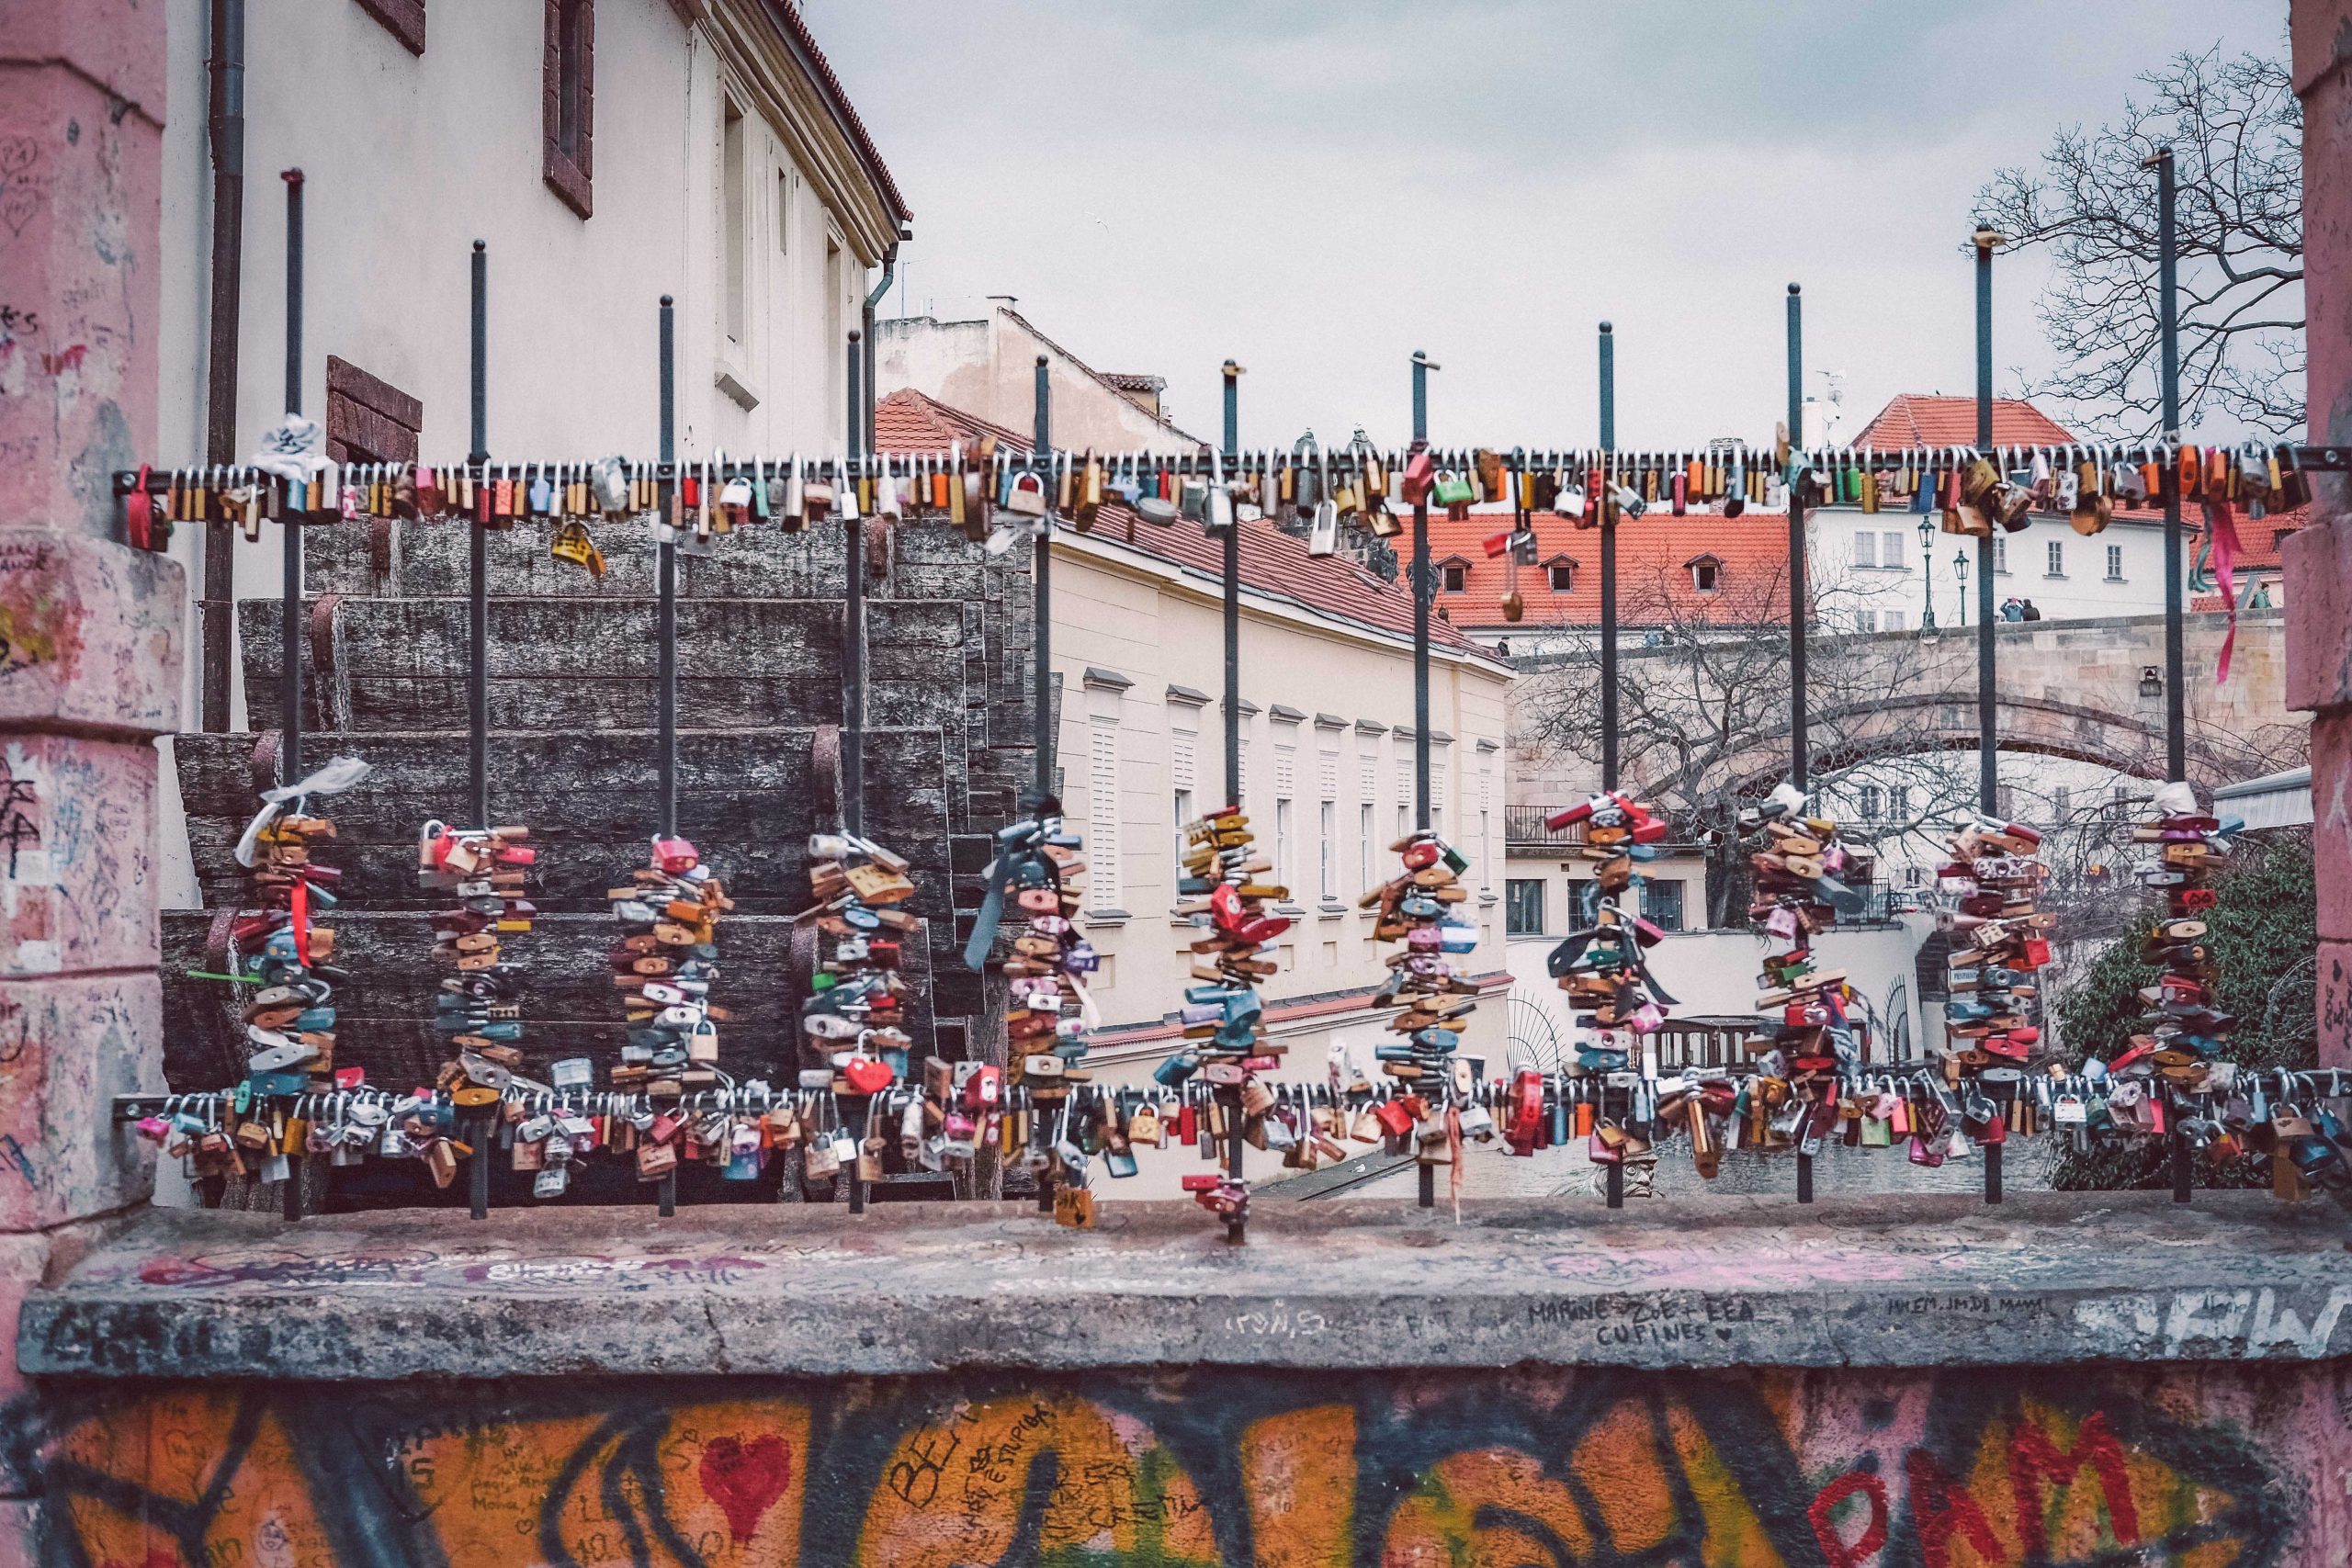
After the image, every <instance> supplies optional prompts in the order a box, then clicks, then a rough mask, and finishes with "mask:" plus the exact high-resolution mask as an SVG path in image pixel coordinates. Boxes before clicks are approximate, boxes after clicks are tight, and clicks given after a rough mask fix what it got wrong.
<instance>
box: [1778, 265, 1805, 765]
mask: <svg viewBox="0 0 2352 1568" xmlns="http://www.w3.org/2000/svg"><path fill="white" fill-rule="evenodd" d="M1803 453H1804V291H1803V290H1802V289H1801V288H1799V287H1798V286H1797V285H1796V284H1793V283H1792V284H1790V285H1789V454H1790V456H1789V471H1788V472H1787V473H1786V474H1785V475H1783V476H1782V478H1783V479H1785V480H1786V481H1787V484H1788V491H1789V782H1790V783H1791V784H1794V785H1795V786H1796V787H1797V788H1799V789H1803V788H1804V787H1805V783H1806V779H1807V776H1808V773H1809V772H1810V766H1809V762H1808V757H1809V754H1810V752H1811V750H1812V743H1811V741H1810V739H1808V738H1807V736H1806V734H1805V668H1804V664H1805V645H1804V633H1805V618H1806V617H1805V611H1806V597H1805V581H1804V578H1805V573H1804V499H1803V491H1802V488H1801V487H1800V485H1799V483H1798V479H1799V477H1800V475H1801V474H1802V472H1803V457H1802V454H1803Z"/></svg>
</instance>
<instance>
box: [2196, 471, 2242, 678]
mask: <svg viewBox="0 0 2352 1568" xmlns="http://www.w3.org/2000/svg"><path fill="white" fill-rule="evenodd" d="M2205 532H2206V536H2208V537H2209V538H2210V539H2211V541H2212V546H2213V575H2214V576H2215V577H2216V578H2218V579H2220V580H2221V584H2222V608H2223V609H2224V610H2227V611H2228V612H2229V615H2230V629H2229V630H2228V631H2227V632H2224V633H2223V634H2222V657H2221V659H2220V660H2219V661H2218V662H2216V663H2215V665H2214V666H2213V683H2214V684H2215V685H2217V686H2222V685H2227V684H2228V683H2229V680H2230V653H2231V651H2232V649H2234V648H2235V647H2236V646H2237V640H2238V589H2237V575H2236V572H2237V561H2238V550H2239V548H2240V546H2239V544H2238V524H2237V509H2236V508H2234V507H2233V506H2232V505H2231V504H2230V503H2229V502H2226V501H2208V502H2206V503H2205Z"/></svg>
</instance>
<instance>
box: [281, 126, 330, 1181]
mask: <svg viewBox="0 0 2352 1568" xmlns="http://www.w3.org/2000/svg"><path fill="white" fill-rule="evenodd" d="M280 177H281V178H282V179H284V180H285V182H286V412H288V414H299V413H300V412H302V171H301V170H300V169H288V170H286V171H285V172H284V174H283V175H281V176H280ZM327 504H328V505H330V506H333V505H334V498H333V497H329V498H328V502H327ZM281 526H282V527H283V528H284V530H285V567H286V576H285V582H284V585H283V587H282V588H281V589H280V591H279V598H278V623H277V624H278V632H279V636H280V639H281V641H280V647H279V655H278V657H279V660H280V668H279V671H278V684H277V693H278V705H279V708H280V710H281V712H282V713H283V715H284V716H283V718H282V719H281V720H280V728H279V731H278V737H279V740H278V749H277V782H278V783H279V784H292V783H293V782H294V781H295V780H297V779H299V778H300V777H301V776H302V513H301V511H300V509H299V508H297V507H294V506H291V505H289V506H288V507H287V508H286V514H285V520H284V522H283V524H282V525H281ZM288 1160H289V1167H288V1171H287V1176H286V1179H285V1180H284V1181H283V1182H282V1183H280V1184H279V1186H280V1191H279V1200H280V1210H281V1212H282V1213H284V1214H285V1216H286V1217H287V1218H288V1219H289V1220H299V1219H300V1218H301V1217H302V1168H303V1166H304V1165H305V1164H307V1163H308V1161H307V1160H305V1159H304V1157H303V1156H301V1155H300V1154H297V1155H293V1156H288Z"/></svg>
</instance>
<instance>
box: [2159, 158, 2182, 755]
mask: <svg viewBox="0 0 2352 1568" xmlns="http://www.w3.org/2000/svg"><path fill="white" fill-rule="evenodd" d="M2154 163H2155V165H2156V289H2157V294H2158V296H2159V298H2158V302H2157V309H2158V310H2159V311H2161V312H2162V319H2163V332H2164V351H2163V362H2162V364H2161V366H2160V367H2159V368H2160V370H2161V373H2162V377H2163V387H2162V391H2163V396H2164V415H2165V431H2164V434H2165V440H2166V441H2178V440H2179V439H2180V250H2179V233H2178V230H2177V226H2176V220H2175V208H2176V206H2177V187H2176V185H2175V178H2174V173H2173V161H2172V149H2171V148H2169V147H2165V148H2161V149H2159V150H2158V151H2157V152H2156V155H2155V159H2154ZM2182 553H2183V552H2182V540H2181V528H2180V482H2179V477H2178V475H2177V474H2174V475H2171V476H2168V477H2167V478H2166V479H2165V777H2166V778H2167V779H2184V778H2187V777H2188V649H2187V648H2186V646H2185V642H2186V638H2185V636H2184V628H2183V625H2182V621H2181V612H2182V609H2183V605H2182V603H2181V597H2182V592H2183V589H2182V582H2181V576H2182V564H2181V556H2182Z"/></svg>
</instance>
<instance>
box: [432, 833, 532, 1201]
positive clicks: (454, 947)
mask: <svg viewBox="0 0 2352 1568" xmlns="http://www.w3.org/2000/svg"><path fill="white" fill-rule="evenodd" d="M529 838H530V829H527V828H522V827H504V828H451V827H448V826H447V825H446V824H444V823H441V822H438V821H434V822H427V823H426V824H425V825H424V829H423V830H422V831H420V832H419V833H418V835H417V840H416V875H417V881H418V883H419V884H420V885H422V886H424V887H426V888H429V889H431V890H433V891H435V892H439V893H447V894H448V895H449V896H450V897H451V899H452V901H453V903H454V905H455V907H454V908H446V909H437V910H435V912H434V915H433V934H434V945H433V956H434V958H435V960H436V961H438V962H439V963H440V964H442V965H443V966H444V967H445V968H447V970H448V971H449V973H447V974H446V975H444V976H442V978H441V985H440V988H439V990H438V991H436V992H435V996H434V998H433V1027H434V1030H435V1032H437V1033H439V1034H440V1035H441V1036H442V1037H443V1038H444V1039H445V1040H447V1042H448V1043H449V1046H450V1048H451V1049H452V1050H453V1051H454V1052H455V1053H456V1055H455V1056H454V1057H453V1058H452V1059H451V1060H450V1061H448V1062H446V1063H444V1064H443V1065H442V1068H441V1078H440V1087H442V1088H443V1089H447V1090H449V1091H450V1093H451V1095H452V1098H453V1101H454V1103H456V1104H457V1105H458V1108H459V1109H461V1110H466V1111H476V1112H480V1111H483V1110H485V1109H486V1108H487V1107H489V1106H491V1105H494V1104H496V1103H497V1101H498V1099H499V1095H500V1091H502V1090H503V1089H505V1087H506V1085H507V1084H508V1082H509V1081H511V1079H512V1078H513V1077H514V1075H515V1073H516V1072H517V1071H519V1070H520V1069H521V1067H522V1066H523V1048H522V1039H523V1006H522V1000H521V971H520V969H519V968H518V967H517V966H516V965H515V964H512V963H509V962H507V960H506V957H505V954H504V950H503V942H504V939H506V938H507V937H511V936H520V935H523V934H524V933H526V932H527V931H529V930H530V929H531V923H532V921H533V920H534V919H536V918H537V914H538V910H537V907H536V906H534V905H533V904H532V902H531V901H530V900H529V899H528V898H526V897H524V895H525V893H526V891H527V890H528V889H527V887H526V883H527V881H528V878H529V876H530V868H531V866H532V865H533V864H534V863H536V862H537V859H538V852H537V851H536V850H534V849H532V848H531V847H530V845H529V844H528V843H527V842H526V840H528V839H529ZM425 1164H426V1168H428V1169H429V1170H431V1171H432V1173H433V1179H434V1180H435V1183H436V1184H438V1185H440V1186H444V1187H446V1186H447V1185H448V1184H449V1179H450V1177H452V1176H453V1175H455V1174H456V1166H455V1163H454V1162H453V1161H452V1160H451V1159H449V1158H448V1157H447V1151H446V1150H445V1151H441V1152H440V1153H438V1154H435V1155H433V1156H428V1157H427V1159H426V1161H425Z"/></svg>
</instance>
